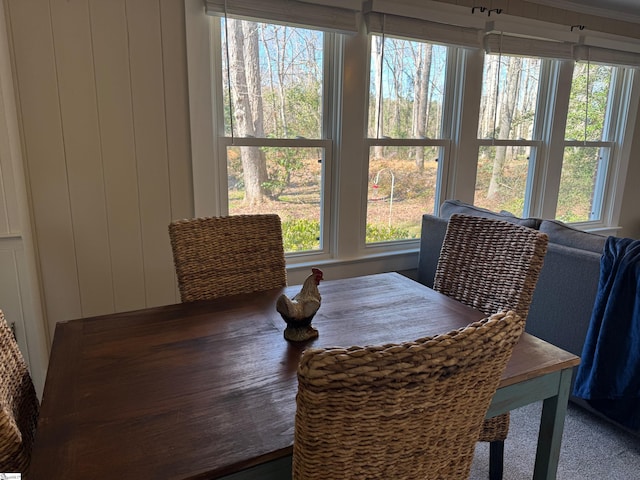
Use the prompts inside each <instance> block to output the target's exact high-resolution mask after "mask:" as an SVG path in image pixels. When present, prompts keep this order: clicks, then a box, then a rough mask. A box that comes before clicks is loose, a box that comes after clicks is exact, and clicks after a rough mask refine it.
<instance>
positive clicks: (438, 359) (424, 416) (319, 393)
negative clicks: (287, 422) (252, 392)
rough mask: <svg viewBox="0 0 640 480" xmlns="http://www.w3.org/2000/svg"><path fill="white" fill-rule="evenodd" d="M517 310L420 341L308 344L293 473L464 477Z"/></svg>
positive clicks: (515, 330) (512, 338)
mask: <svg viewBox="0 0 640 480" xmlns="http://www.w3.org/2000/svg"><path fill="white" fill-rule="evenodd" d="M522 330H523V322H522V319H520V317H519V316H517V315H516V314H515V313H514V312H502V313H498V314H495V315H493V316H491V317H489V318H485V319H484V320H482V321H480V322H476V323H472V324H470V325H469V326H467V327H465V328H463V329H460V330H456V331H453V332H450V333H447V334H444V335H439V336H436V337H430V338H423V339H420V340H417V341H415V342H409V343H403V344H393V345H383V346H373V347H351V348H328V349H307V350H306V351H305V352H304V354H303V356H302V359H301V362H300V366H299V368H298V395H297V397H296V401H297V411H296V419H295V439H294V444H293V478H294V480H315V479H322V480H325V479H328V478H340V479H362V478H367V479H381V480H382V479H384V480H388V479H394V480H409V479H421V480H425V479H463V478H468V476H469V470H470V468H471V462H472V460H473V455H474V449H475V443H476V441H477V439H478V432H479V430H480V427H481V425H482V421H483V419H484V416H485V414H486V412H487V409H488V408H489V404H490V402H491V398H492V397H493V394H494V393H495V391H496V388H497V386H498V384H499V381H500V377H501V375H502V372H503V370H504V368H505V365H506V363H507V361H508V359H509V357H510V356H511V352H512V349H513V345H514V344H515V343H516V342H517V340H518V338H519V337H520V334H521V333H522Z"/></svg>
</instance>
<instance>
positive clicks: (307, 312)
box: [276, 268, 323, 342]
mask: <svg viewBox="0 0 640 480" xmlns="http://www.w3.org/2000/svg"><path fill="white" fill-rule="evenodd" d="M322 279H323V276H322V270H320V269H318V268H312V269H311V275H309V276H308V277H307V279H306V280H305V281H304V284H303V285H302V290H300V292H298V294H297V295H296V296H295V297H293V298H292V299H289V297H287V296H286V295H285V294H284V293H283V294H282V295H280V296H279V297H278V300H277V301H276V310H277V311H278V312H279V313H280V315H282V318H283V319H284V321H285V322H287V328H286V329H285V331H284V338H286V339H287V340H291V341H294V342H301V341H304V340H309V339H312V338H317V337H318V330H316V329H315V328H313V327H312V326H311V320H313V316H314V315H315V314H316V312H317V311H318V309H319V308H320V301H321V300H322V298H321V297H320V291H319V290H318V285H319V284H320V280H322Z"/></svg>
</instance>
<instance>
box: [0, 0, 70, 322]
mask: <svg viewBox="0 0 640 480" xmlns="http://www.w3.org/2000/svg"><path fill="white" fill-rule="evenodd" d="M7 6H8V17H9V19H8V22H9V35H11V37H12V44H13V50H14V51H13V57H14V64H15V72H14V75H15V77H16V80H17V82H16V93H17V95H18V105H17V110H18V117H19V118H20V120H21V130H22V136H23V143H24V148H23V156H24V160H25V175H26V177H27V179H26V180H27V188H28V190H29V192H30V197H31V198H30V199H31V213H32V221H33V224H34V232H33V233H34V241H35V242H36V250H37V253H38V256H39V260H40V274H41V281H42V286H43V292H42V293H43V296H44V301H45V303H46V315H47V320H48V322H49V324H50V327H51V331H53V325H54V324H55V322H56V321H59V320H68V319H71V318H76V317H79V316H81V311H82V310H81V306H80V290H79V279H78V272H77V268H76V267H77V264H76V262H77V259H76V249H75V240H74V235H73V225H72V219H71V200H70V190H69V184H68V181H67V178H68V171H67V163H66V156H65V145H64V141H63V135H62V133H63V130H62V120H61V112H60V109H61V104H60V97H59V90H58V78H57V70H56V62H55V51H54V38H53V31H52V28H51V11H50V9H49V2H48V1H45V0H39V1H33V0H30V1H24V0H9V1H8V2H7Z"/></svg>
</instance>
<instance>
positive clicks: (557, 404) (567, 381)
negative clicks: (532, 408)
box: [533, 368, 573, 480]
mask: <svg viewBox="0 0 640 480" xmlns="http://www.w3.org/2000/svg"><path fill="white" fill-rule="evenodd" d="M572 372H573V369H571V368H567V369H565V370H563V371H562V372H561V375H560V382H559V385H558V394H557V395H555V396H553V397H549V398H547V399H545V400H544V402H543V404H542V418H541V419H540V432H539V434H538V448H537V450H536V463H535V468H534V471H533V478H534V480H555V478H556V472H557V470H558V459H559V458H560V444H561V443H562V432H563V430H564V419H565V415H566V413H567V402H568V400H569V389H570V388H571V374H572Z"/></svg>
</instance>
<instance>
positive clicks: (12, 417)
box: [0, 310, 40, 474]
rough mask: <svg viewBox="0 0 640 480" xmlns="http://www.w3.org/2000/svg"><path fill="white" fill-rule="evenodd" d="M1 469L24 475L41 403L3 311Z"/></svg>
mask: <svg viewBox="0 0 640 480" xmlns="http://www.w3.org/2000/svg"><path fill="white" fill-rule="evenodd" d="M0 357H1V358H0V360H1V361H0V472H18V473H22V474H25V473H26V471H27V468H28V466H29V460H30V458H31V447H32V446H33V439H34V436H35V433H36V424H37V422H38V413H39V410H40V406H39V404H38V398H37V397H36V392H35V389H34V387H33V382H32V381H31V376H30V375H29V371H28V370H27V364H26V363H25V361H24V358H23V357H22V354H21V353H20V349H19V348H18V344H17V343H16V340H15V338H14V337H13V332H12V331H11V329H10V328H9V325H7V322H6V320H5V318H4V313H3V312H2V311H1V310H0Z"/></svg>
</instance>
